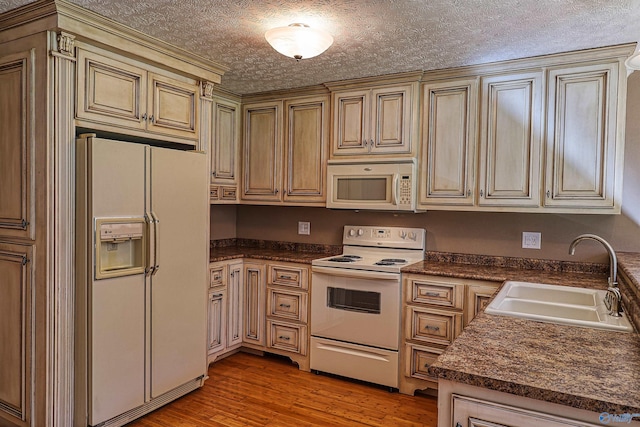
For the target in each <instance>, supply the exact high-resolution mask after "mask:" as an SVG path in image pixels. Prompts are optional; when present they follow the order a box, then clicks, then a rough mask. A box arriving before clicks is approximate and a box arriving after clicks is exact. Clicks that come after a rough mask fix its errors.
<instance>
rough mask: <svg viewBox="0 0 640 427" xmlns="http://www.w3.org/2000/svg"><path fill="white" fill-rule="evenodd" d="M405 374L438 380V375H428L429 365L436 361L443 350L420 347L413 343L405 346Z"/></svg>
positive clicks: (422, 378)
mask: <svg viewBox="0 0 640 427" xmlns="http://www.w3.org/2000/svg"><path fill="white" fill-rule="evenodd" d="M405 350H406V351H405V357H406V360H405V375H406V376H408V377H413V378H418V379H421V380H429V381H438V377H435V376H432V375H429V372H428V371H427V370H428V369H429V366H431V364H432V363H433V362H435V361H436V359H437V358H438V356H440V354H442V352H443V350H441V349H437V348H428V347H420V346H417V345H413V344H407V345H406V346H405Z"/></svg>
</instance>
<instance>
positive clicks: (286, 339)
mask: <svg viewBox="0 0 640 427" xmlns="http://www.w3.org/2000/svg"><path fill="white" fill-rule="evenodd" d="M278 338H280V339H281V340H285V341H289V340H290V339H291V338H289V337H285V336H283V335H280V336H279V337H278Z"/></svg>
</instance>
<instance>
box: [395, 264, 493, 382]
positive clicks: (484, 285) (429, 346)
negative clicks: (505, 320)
mask: <svg viewBox="0 0 640 427" xmlns="http://www.w3.org/2000/svg"><path fill="white" fill-rule="evenodd" d="M402 282H403V285H402V288H403V298H402V301H403V316H402V328H403V335H404V339H403V344H402V345H401V355H400V360H401V362H400V363H401V364H402V366H401V369H400V372H401V374H400V387H399V389H400V392H401V393H403V394H411V395H412V394H413V393H414V392H415V390H423V389H434V390H437V388H438V379H437V378H436V377H433V376H431V375H430V374H429V372H428V368H429V366H430V365H431V364H432V363H433V362H434V361H435V359H436V358H437V357H438V355H440V354H441V353H442V352H443V351H444V350H445V349H446V348H447V346H449V345H450V344H451V343H452V342H453V340H455V339H456V337H457V336H458V335H460V333H461V332H462V329H463V327H464V326H465V325H466V324H468V323H469V321H471V319H472V317H471V318H470V317H469V313H476V312H477V310H478V309H479V307H480V303H478V302H476V300H475V299H470V296H473V297H475V296H476V295H484V294H489V293H490V289H493V290H494V291H495V290H496V289H497V288H498V286H499V284H498V283H495V282H486V281H479V280H467V279H456V278H450V277H441V276H429V275H418V274H404V275H403V278H402ZM471 289H474V290H475V291H471ZM491 293H492V292H491Z"/></svg>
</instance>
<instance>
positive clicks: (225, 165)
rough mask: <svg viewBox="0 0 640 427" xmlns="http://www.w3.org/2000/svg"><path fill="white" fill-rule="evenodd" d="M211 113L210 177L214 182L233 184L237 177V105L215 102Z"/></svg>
mask: <svg viewBox="0 0 640 427" xmlns="http://www.w3.org/2000/svg"><path fill="white" fill-rule="evenodd" d="M213 114H214V118H213V121H214V123H213V126H214V147H215V148H214V150H213V153H212V159H211V160H212V164H211V178H212V180H213V181H214V182H222V183H226V184H233V183H235V182H236V179H237V176H236V173H237V172H236V168H237V158H238V125H239V122H238V120H239V118H240V116H239V114H238V106H237V105H235V104H228V103H222V102H216V103H215V104H214V110H213Z"/></svg>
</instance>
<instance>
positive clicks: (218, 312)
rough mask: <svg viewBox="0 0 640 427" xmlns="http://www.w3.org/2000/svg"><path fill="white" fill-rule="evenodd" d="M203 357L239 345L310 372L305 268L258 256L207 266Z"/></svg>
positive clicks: (220, 354)
mask: <svg viewBox="0 0 640 427" xmlns="http://www.w3.org/2000/svg"><path fill="white" fill-rule="evenodd" d="M209 272H210V285H209V320H208V322H209V325H208V331H209V332H208V337H207V340H208V341H207V342H208V349H209V350H208V352H209V353H208V354H209V357H208V361H209V363H212V362H215V361H216V360H217V359H219V358H221V357H224V356H227V355H229V354H232V353H233V352H236V351H238V350H240V349H241V348H244V349H248V350H249V351H254V352H258V353H262V352H269V353H274V354H279V355H282V356H287V357H289V358H290V359H291V360H292V361H293V362H295V363H296V364H298V367H299V368H300V369H301V370H304V371H309V352H308V348H309V292H310V274H309V266H308V265H306V264H298V263H291V262H265V261H262V260H258V259H248V260H244V261H239V260H234V261H221V262H216V263H212V264H210V266H209Z"/></svg>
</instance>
